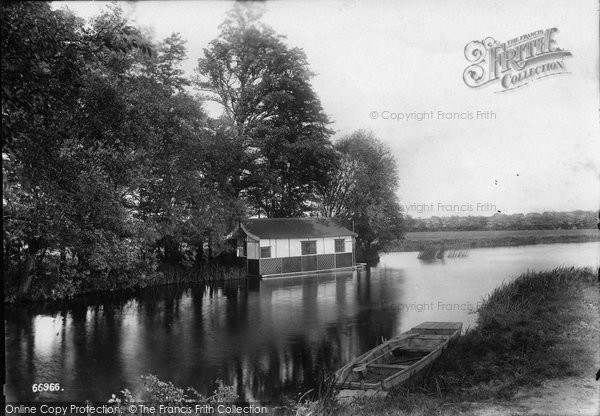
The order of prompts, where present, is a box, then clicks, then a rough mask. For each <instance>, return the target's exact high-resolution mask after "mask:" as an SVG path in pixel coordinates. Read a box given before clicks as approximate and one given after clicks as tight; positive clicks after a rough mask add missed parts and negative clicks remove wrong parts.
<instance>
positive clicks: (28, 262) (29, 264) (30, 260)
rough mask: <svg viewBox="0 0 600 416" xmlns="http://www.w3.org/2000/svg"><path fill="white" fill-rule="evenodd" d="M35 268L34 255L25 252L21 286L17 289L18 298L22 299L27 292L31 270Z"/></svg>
mask: <svg viewBox="0 0 600 416" xmlns="http://www.w3.org/2000/svg"><path fill="white" fill-rule="evenodd" d="M34 267H35V253H32V252H31V251H29V250H27V256H26V258H25V267H24V268H23V276H22V277H21V285H20V287H19V297H23V296H24V295H26V294H27V292H29V287H30V286H31V281H32V280H33V273H32V272H33V269H34Z"/></svg>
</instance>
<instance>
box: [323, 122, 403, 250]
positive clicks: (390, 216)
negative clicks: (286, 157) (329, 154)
mask: <svg viewBox="0 0 600 416" xmlns="http://www.w3.org/2000/svg"><path fill="white" fill-rule="evenodd" d="M335 150H336V152H337V153H336V154H337V158H336V165H335V166H334V167H333V169H332V170H331V171H330V173H329V175H328V181H327V182H325V183H324V184H323V186H321V187H320V188H319V196H320V200H319V212H320V214H321V215H323V216H328V217H329V216H334V217H337V218H340V219H341V220H342V221H343V222H344V223H345V225H346V226H347V227H348V228H351V229H354V230H355V232H356V233H357V234H358V237H357V246H358V247H357V248H358V250H359V254H360V253H362V255H363V256H364V255H366V254H368V253H369V252H373V251H377V250H385V249H386V248H387V247H389V245H390V243H392V242H394V241H396V240H398V239H400V238H401V237H402V221H403V219H402V214H401V210H400V204H399V203H398V197H397V195H396V189H397V186H398V171H397V166H396V161H395V159H394V158H393V156H392V155H391V152H390V150H389V148H387V146H385V145H384V144H383V143H382V142H381V141H379V140H378V139H377V138H376V137H375V136H374V135H373V134H372V133H371V132H368V131H365V130H359V131H356V132H354V133H352V134H350V135H348V136H346V137H343V138H342V139H340V140H339V141H338V142H336V144H335Z"/></svg>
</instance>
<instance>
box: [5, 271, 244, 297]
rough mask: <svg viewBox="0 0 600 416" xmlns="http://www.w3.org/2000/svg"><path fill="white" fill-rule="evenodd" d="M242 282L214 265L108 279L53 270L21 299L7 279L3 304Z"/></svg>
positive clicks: (40, 277) (241, 273)
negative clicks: (189, 285) (172, 286)
mask: <svg viewBox="0 0 600 416" xmlns="http://www.w3.org/2000/svg"><path fill="white" fill-rule="evenodd" d="M245 278H246V271H245V269H244V268H242V267H236V266H231V265H225V264H220V263H217V262H212V263H203V264H201V265H199V266H196V267H183V266H179V265H166V264H165V265H161V266H160V267H158V269H156V270H152V271H150V272H147V271H145V272H139V273H121V274H112V275H107V276H99V275H93V274H84V273H79V272H77V271H76V270H66V271H65V270H63V271H58V272H57V271H55V270H52V271H49V272H47V273H44V270H43V269H41V270H40V271H39V272H38V273H36V275H35V277H34V278H33V282H32V286H31V290H30V291H29V293H28V294H27V295H26V296H25V297H23V298H21V299H19V298H18V296H17V289H18V284H17V283H14V282H11V279H10V278H9V279H5V281H4V293H5V296H4V303H5V304H14V303H19V302H21V303H22V302H63V301H68V300H71V299H74V298H77V297H81V296H85V295H91V294H98V295H100V294H106V293H113V294H114V293H117V294H118V293H122V294H131V293H136V292H138V291H140V290H142V289H146V288H151V287H157V286H163V285H185V284H194V283H202V284H214V283H219V282H224V281H232V280H239V279H245ZM15 280H16V279H15Z"/></svg>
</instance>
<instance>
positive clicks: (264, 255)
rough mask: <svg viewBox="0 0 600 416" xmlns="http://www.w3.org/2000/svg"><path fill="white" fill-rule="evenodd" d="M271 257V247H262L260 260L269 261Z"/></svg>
mask: <svg viewBox="0 0 600 416" xmlns="http://www.w3.org/2000/svg"><path fill="white" fill-rule="evenodd" d="M269 257H271V246H268V247H261V248H260V258H261V259H268V258H269Z"/></svg>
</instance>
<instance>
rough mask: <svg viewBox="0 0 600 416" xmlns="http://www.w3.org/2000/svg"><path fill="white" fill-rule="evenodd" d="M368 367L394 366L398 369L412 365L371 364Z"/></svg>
mask: <svg viewBox="0 0 600 416" xmlns="http://www.w3.org/2000/svg"><path fill="white" fill-rule="evenodd" d="M367 367H369V368H393V369H396V370H402V369H403V368H408V367H410V365H404V364H369V365H368V366H367Z"/></svg>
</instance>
